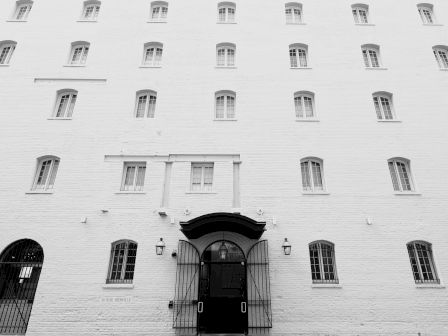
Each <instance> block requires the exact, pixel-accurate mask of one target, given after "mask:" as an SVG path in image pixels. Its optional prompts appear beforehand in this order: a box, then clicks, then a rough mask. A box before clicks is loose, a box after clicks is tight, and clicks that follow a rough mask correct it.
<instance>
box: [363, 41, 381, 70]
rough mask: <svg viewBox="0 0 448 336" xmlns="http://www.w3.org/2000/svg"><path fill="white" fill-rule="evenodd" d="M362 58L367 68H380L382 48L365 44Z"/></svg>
mask: <svg viewBox="0 0 448 336" xmlns="http://www.w3.org/2000/svg"><path fill="white" fill-rule="evenodd" d="M361 50H362V57H363V59H364V65H365V67H366V68H380V67H381V59H380V47H379V46H378V45H376V44H364V45H362V46H361Z"/></svg>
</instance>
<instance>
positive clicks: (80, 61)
mask: <svg viewBox="0 0 448 336" xmlns="http://www.w3.org/2000/svg"><path fill="white" fill-rule="evenodd" d="M89 49H90V43H89V42H85V41H77V42H73V43H72V45H71V52H70V58H69V62H68V63H69V64H70V65H84V64H86V61H87V55H88V54H89Z"/></svg>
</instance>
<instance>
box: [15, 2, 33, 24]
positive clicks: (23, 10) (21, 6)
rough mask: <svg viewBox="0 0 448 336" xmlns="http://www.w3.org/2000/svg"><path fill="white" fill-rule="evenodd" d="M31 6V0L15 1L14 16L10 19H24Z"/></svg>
mask: <svg viewBox="0 0 448 336" xmlns="http://www.w3.org/2000/svg"><path fill="white" fill-rule="evenodd" d="M32 7H33V2H32V1H26V0H25V1H24V0H19V1H17V2H16V10H15V11H14V16H13V18H12V19H13V20H16V21H26V20H27V18H28V14H29V13H30V11H31V8H32Z"/></svg>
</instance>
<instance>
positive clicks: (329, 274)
mask: <svg viewBox="0 0 448 336" xmlns="http://www.w3.org/2000/svg"><path fill="white" fill-rule="evenodd" d="M309 249H310V263H311V278H312V280H313V283H339V280H338V276H337V273H336V262H335V256H334V244H333V243H330V242H327V241H316V242H312V243H311V244H310V245H309Z"/></svg>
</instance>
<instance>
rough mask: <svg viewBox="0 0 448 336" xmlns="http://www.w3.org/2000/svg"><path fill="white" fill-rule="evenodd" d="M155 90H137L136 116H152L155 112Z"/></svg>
mask: <svg viewBox="0 0 448 336" xmlns="http://www.w3.org/2000/svg"><path fill="white" fill-rule="evenodd" d="M156 102H157V92H155V91H151V90H143V91H138V92H137V94H136V99H135V113H134V115H135V117H136V118H145V117H146V118H154V117H155V112H156Z"/></svg>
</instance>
